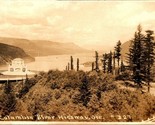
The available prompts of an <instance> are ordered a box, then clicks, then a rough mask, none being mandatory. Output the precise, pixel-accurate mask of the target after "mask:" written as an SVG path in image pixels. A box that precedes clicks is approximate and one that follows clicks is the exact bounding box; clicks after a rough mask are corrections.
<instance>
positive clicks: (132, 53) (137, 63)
mask: <svg viewBox="0 0 155 125" xmlns="http://www.w3.org/2000/svg"><path fill="white" fill-rule="evenodd" d="M141 32H142V28H141V26H140V25H138V27H137V32H136V33H135V36H134V39H133V40H132V41H131V42H132V45H131V46H130V49H129V54H128V59H129V61H128V62H129V63H130V64H129V65H130V66H132V67H131V69H132V74H133V80H134V82H135V83H136V84H137V85H138V87H142V85H141V84H142V80H143V74H142V67H145V65H144V64H143V58H142V53H143V49H144V48H143V42H144V35H143V34H142V33H141Z"/></svg>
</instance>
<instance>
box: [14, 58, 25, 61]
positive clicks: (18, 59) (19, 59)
mask: <svg viewBox="0 0 155 125" xmlns="http://www.w3.org/2000/svg"><path fill="white" fill-rule="evenodd" d="M13 61H24V60H23V59H21V58H15V59H13Z"/></svg>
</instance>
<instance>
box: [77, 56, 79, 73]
mask: <svg viewBox="0 0 155 125" xmlns="http://www.w3.org/2000/svg"><path fill="white" fill-rule="evenodd" d="M77 71H79V58H77Z"/></svg>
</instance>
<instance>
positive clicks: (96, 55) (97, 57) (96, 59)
mask: <svg viewBox="0 0 155 125" xmlns="http://www.w3.org/2000/svg"><path fill="white" fill-rule="evenodd" d="M98 60H99V56H98V52H97V51H95V64H96V68H95V70H96V71H97V72H98V71H99V65H98Z"/></svg>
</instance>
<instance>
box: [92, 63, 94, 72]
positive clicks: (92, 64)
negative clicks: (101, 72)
mask: <svg viewBox="0 0 155 125" xmlns="http://www.w3.org/2000/svg"><path fill="white" fill-rule="evenodd" d="M92 71H94V62H92Z"/></svg>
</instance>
